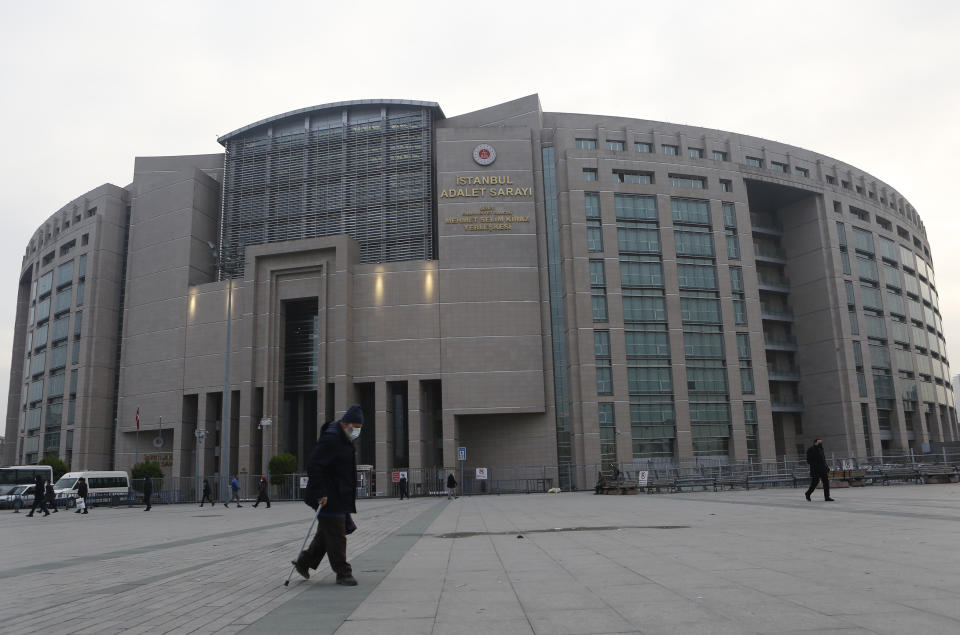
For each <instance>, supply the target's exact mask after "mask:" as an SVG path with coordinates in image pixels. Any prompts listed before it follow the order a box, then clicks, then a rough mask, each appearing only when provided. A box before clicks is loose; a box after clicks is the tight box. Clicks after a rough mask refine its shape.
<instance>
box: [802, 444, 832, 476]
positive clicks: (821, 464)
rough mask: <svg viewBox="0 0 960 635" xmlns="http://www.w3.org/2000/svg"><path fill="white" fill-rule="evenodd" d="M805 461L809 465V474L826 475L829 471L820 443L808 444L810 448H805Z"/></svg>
mask: <svg viewBox="0 0 960 635" xmlns="http://www.w3.org/2000/svg"><path fill="white" fill-rule="evenodd" d="M807 463H808V464H809V465H810V476H826V475H827V474H828V473H829V472H830V468H828V467H827V457H826V456H824V454H823V446H822V445H817V444H813V445H811V446H810V449H808V450H807Z"/></svg>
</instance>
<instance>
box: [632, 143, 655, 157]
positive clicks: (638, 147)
mask: <svg viewBox="0 0 960 635" xmlns="http://www.w3.org/2000/svg"><path fill="white" fill-rule="evenodd" d="M633 149H634V151H635V152H641V153H644V154H646V153H649V152H653V145H652V144H650V143H647V142H645V141H637V142H636V143H634V144H633Z"/></svg>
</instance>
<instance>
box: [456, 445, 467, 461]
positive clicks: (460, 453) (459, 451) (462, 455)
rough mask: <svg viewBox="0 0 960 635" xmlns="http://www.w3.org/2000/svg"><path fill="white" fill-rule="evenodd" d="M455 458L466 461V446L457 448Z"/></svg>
mask: <svg viewBox="0 0 960 635" xmlns="http://www.w3.org/2000/svg"><path fill="white" fill-rule="evenodd" d="M457 460H458V461H466V460H467V448H465V447H459V448H457Z"/></svg>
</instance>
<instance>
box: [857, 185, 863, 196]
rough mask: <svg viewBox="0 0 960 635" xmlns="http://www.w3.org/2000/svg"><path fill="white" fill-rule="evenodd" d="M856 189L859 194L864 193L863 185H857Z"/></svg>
mask: <svg viewBox="0 0 960 635" xmlns="http://www.w3.org/2000/svg"><path fill="white" fill-rule="evenodd" d="M856 190H857V194H863V186H862V185H858V186H857V187H856Z"/></svg>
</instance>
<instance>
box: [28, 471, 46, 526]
mask: <svg viewBox="0 0 960 635" xmlns="http://www.w3.org/2000/svg"><path fill="white" fill-rule="evenodd" d="M38 506H39V507H40V511H42V512H43V515H44V516H49V515H50V512H49V511H47V500H46V496H45V495H44V488H43V477H41V476H37V478H36V480H35V481H34V483H33V507H31V508H30V513H29V514H27V518H31V517H32V516H33V512H34V510H35V509H36V508H37V507H38Z"/></svg>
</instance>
